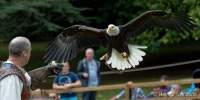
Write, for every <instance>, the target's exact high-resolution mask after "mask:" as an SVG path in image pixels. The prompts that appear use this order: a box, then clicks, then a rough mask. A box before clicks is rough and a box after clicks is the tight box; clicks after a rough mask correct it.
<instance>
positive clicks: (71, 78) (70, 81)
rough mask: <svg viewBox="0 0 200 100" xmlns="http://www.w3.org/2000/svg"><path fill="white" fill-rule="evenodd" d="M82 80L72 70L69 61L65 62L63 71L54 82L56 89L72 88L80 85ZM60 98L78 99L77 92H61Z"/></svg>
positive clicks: (61, 99)
mask: <svg viewBox="0 0 200 100" xmlns="http://www.w3.org/2000/svg"><path fill="white" fill-rule="evenodd" d="M80 86H81V81H80V80H79V79H78V76H77V75H76V74H74V73H73V72H70V65H69V63H63V67H62V71H61V73H59V74H58V75H57V76H56V78H55V80H54V83H53V88H54V89H70V88H74V87H80ZM60 100H78V98H77V95H76V93H73V92H67V93H62V94H60Z"/></svg>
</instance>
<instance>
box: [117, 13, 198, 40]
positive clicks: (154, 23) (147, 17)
mask: <svg viewBox="0 0 200 100" xmlns="http://www.w3.org/2000/svg"><path fill="white" fill-rule="evenodd" d="M152 27H159V28H166V29H171V30H175V31H177V32H183V33H184V32H189V33H190V32H191V30H193V29H194V27H196V25H195V23H194V21H193V20H192V19H190V18H189V17H188V16H187V14H186V13H185V12H179V13H167V12H165V11H162V10H154V11H147V12H145V13H143V14H141V15H140V16H138V17H136V18H135V19H133V20H131V21H129V22H128V23H126V24H125V25H122V26H121V27H120V28H121V29H122V30H123V31H124V32H125V34H123V36H125V37H127V38H128V37H131V36H133V35H136V34H139V33H142V32H144V31H145V30H147V29H150V28H152Z"/></svg>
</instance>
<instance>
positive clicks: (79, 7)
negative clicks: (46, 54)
mask: <svg viewBox="0 0 200 100" xmlns="http://www.w3.org/2000/svg"><path fill="white" fill-rule="evenodd" d="M85 8H88V9H85ZM155 9H160V10H166V11H180V10H185V11H186V12H188V14H189V15H190V16H191V18H192V19H194V20H195V22H196V23H197V25H198V27H197V28H196V30H195V31H194V32H193V33H192V34H188V33H177V32H174V31H168V30H167V31H163V30H160V29H154V30H153V31H148V32H144V33H143V34H141V35H139V36H138V37H136V38H134V39H132V40H131V42H132V43H137V44H138V45H140V44H141V45H147V46H149V47H152V48H150V49H155V48H157V47H159V46H162V45H170V44H177V43H180V42H183V41H198V40H199V39H200V27H199V25H200V12H199V11H200V1H199V0H70V1H68V0H17V1H16V0H1V1H0V21H1V23H0V31H1V33H0V38H1V40H0V41H2V38H3V39H8V38H12V37H13V36H16V35H24V36H27V37H31V38H33V39H36V40H41V39H43V40H44V39H48V40H50V39H52V37H55V36H56V35H57V34H58V33H59V32H60V31H61V30H62V29H63V28H64V27H68V26H70V25H73V24H86V25H89V26H93V27H98V28H105V27H107V25H108V24H111V23H113V24H116V25H120V24H125V23H126V22H128V21H130V20H131V19H133V18H135V17H137V16H138V15H140V14H141V13H143V12H145V11H148V10H155ZM83 16H84V17H83Z"/></svg>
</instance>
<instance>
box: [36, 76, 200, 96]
mask: <svg viewBox="0 0 200 100" xmlns="http://www.w3.org/2000/svg"><path fill="white" fill-rule="evenodd" d="M191 83H200V79H182V80H172V81H169V82H167V83H165V84H163V83H162V82H157V81H156V82H141V83H134V82H128V83H126V84H113V85H101V86H98V87H80V88H73V89H70V90H55V89H47V90H41V91H40V92H32V95H47V94H50V93H65V92H69V91H70V92H77V93H80V92H88V91H105V90H115V89H125V92H126V95H125V100H129V94H130V93H129V89H131V88H133V87H141V88H143V87H156V86H162V85H166V84H180V85H183V84H191ZM147 100H200V96H179V97H157V98H152V99H147Z"/></svg>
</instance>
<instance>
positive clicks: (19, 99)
mask: <svg viewBox="0 0 200 100" xmlns="http://www.w3.org/2000/svg"><path fill="white" fill-rule="evenodd" d="M30 56H31V43H30V41H29V40H28V39H27V38H25V37H16V38H14V39H12V40H11V42H10V43H9V58H8V60H7V61H4V62H2V63H1V65H0V100H29V99H30V84H31V82H30V81H31V79H30V76H29V75H28V74H27V72H26V71H25V70H24V69H23V66H24V65H26V64H27V63H28V61H29V58H30Z"/></svg>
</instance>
